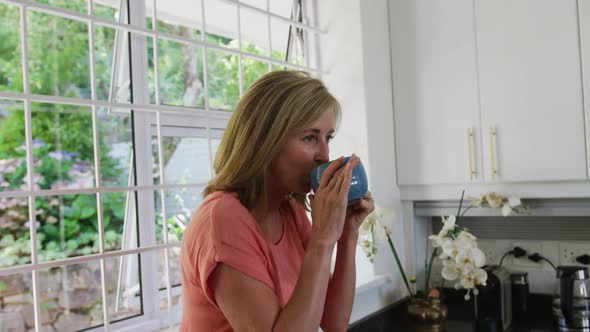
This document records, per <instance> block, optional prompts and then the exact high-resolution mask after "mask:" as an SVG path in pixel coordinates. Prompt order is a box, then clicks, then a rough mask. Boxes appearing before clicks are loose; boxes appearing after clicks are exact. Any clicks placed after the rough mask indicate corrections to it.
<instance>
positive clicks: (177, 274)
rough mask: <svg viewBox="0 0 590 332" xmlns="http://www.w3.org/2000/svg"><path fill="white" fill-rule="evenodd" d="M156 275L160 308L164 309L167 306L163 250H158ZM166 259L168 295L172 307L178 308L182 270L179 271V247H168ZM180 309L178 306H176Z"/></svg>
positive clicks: (180, 301)
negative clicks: (168, 280) (168, 275)
mask: <svg viewBox="0 0 590 332" xmlns="http://www.w3.org/2000/svg"><path fill="white" fill-rule="evenodd" d="M157 255H158V262H160V263H159V265H158V272H159V274H158V276H159V285H160V288H159V289H160V293H159V299H160V302H159V304H160V310H164V309H167V308H168V300H167V294H166V293H167V285H168V282H167V281H166V273H165V266H164V258H165V257H166V256H165V255H166V253H165V251H164V250H161V251H158V254H157ZM168 261H169V262H170V263H169V265H170V286H171V289H170V293H171V294H170V295H171V296H170V297H171V302H172V309H176V308H175V307H177V308H178V306H179V305H180V304H181V303H182V289H181V284H182V272H181V271H180V248H179V247H175V248H170V249H168ZM178 309H180V308H178Z"/></svg>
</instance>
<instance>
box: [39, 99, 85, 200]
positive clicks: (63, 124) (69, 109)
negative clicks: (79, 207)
mask: <svg viewBox="0 0 590 332" xmlns="http://www.w3.org/2000/svg"><path fill="white" fill-rule="evenodd" d="M31 109H32V115H31V117H32V127H33V155H34V165H35V174H34V181H35V183H34V186H35V188H36V189H39V188H40V189H80V188H92V187H94V186H95V180H94V143H93V138H92V135H90V134H89V133H92V113H91V112H90V109H89V108H88V107H84V106H71V105H61V104H47V103H32V104H31Z"/></svg>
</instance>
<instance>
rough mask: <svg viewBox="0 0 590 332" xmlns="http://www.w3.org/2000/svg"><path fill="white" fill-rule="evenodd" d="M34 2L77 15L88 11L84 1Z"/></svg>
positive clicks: (57, 0)
mask: <svg viewBox="0 0 590 332" xmlns="http://www.w3.org/2000/svg"><path fill="white" fill-rule="evenodd" d="M35 2H37V3H41V4H44V5H49V6H52V7H57V8H62V9H67V10H71V11H75V12H79V13H86V12H87V11H88V3H87V1H86V0H35Z"/></svg>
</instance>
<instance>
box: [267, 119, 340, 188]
mask: <svg viewBox="0 0 590 332" xmlns="http://www.w3.org/2000/svg"><path fill="white" fill-rule="evenodd" d="M335 126H336V117H335V115H334V112H330V111H326V112H324V114H323V115H322V116H321V117H320V118H319V119H318V120H317V121H316V122H314V123H312V124H311V125H310V126H308V127H306V128H303V130H301V131H300V132H297V133H295V134H293V135H291V136H288V137H287V138H286V139H285V141H284V142H283V144H282V145H281V146H280V147H279V151H278V153H277V155H276V157H275V158H274V159H273V161H272V166H271V170H270V176H271V177H270V179H269V184H270V185H271V186H272V188H273V189H272V190H273V191H275V190H276V191H278V192H282V193H285V194H288V193H292V192H295V193H298V194H306V193H308V192H309V191H310V190H311V183H310V179H309V173H310V172H311V170H312V169H314V168H315V167H316V166H318V165H321V164H323V163H325V162H328V161H329V160H330V157H329V153H330V148H329V147H328V143H329V142H330V140H331V139H332V136H333V135H334V128H335Z"/></svg>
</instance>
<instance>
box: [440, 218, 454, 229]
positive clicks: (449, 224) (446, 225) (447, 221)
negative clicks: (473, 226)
mask: <svg viewBox="0 0 590 332" xmlns="http://www.w3.org/2000/svg"><path fill="white" fill-rule="evenodd" d="M456 221H457V217H455V216H454V215H450V216H448V217H446V218H445V217H442V222H443V229H446V230H447V231H452V230H453V229H455V227H456V224H455V222H456Z"/></svg>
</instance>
